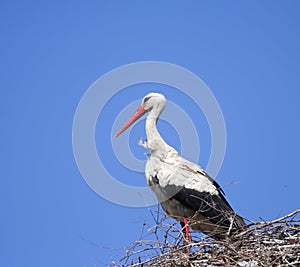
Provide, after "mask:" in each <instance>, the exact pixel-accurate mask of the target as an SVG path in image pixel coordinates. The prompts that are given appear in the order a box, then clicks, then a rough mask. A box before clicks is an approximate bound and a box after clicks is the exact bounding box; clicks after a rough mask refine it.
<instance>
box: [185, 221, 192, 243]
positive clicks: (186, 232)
mask: <svg viewBox="0 0 300 267" xmlns="http://www.w3.org/2000/svg"><path fill="white" fill-rule="evenodd" d="M183 221H184V229H185V239H186V241H187V242H191V241H192V236H191V231H190V227H189V222H188V220H187V219H186V218H185V217H183Z"/></svg>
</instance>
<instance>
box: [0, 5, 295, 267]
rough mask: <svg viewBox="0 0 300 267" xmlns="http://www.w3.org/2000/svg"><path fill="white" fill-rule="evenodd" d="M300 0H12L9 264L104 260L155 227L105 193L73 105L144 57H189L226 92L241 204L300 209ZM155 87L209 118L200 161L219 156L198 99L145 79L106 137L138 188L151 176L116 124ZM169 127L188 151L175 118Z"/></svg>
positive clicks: (109, 164) (6, 135)
mask: <svg viewBox="0 0 300 267" xmlns="http://www.w3.org/2000/svg"><path fill="white" fill-rule="evenodd" d="M299 7H300V4H299V2H298V1H295V0H294V1H292V0H291V1H287V2H284V1H243V2H241V1H240V2H238V1H218V2H216V1H190V2H188V3H185V4H184V3H183V1H163V2H162V1H151V3H150V2H148V1H147V2H146V1H144V2H142V1H130V2H129V1H128V2H127V3H125V2H117V1H86V2H83V1H63V2H62V1H51V2H49V1H48V2H46V1H2V2H1V4H0V21H1V23H0V31H1V43H0V53H1V63H0V73H1V96H2V98H1V99H2V104H1V105H0V110H1V112H0V114H1V121H2V128H1V140H0V142H1V144H0V145H1V152H2V153H1V162H2V164H1V166H2V186H1V187H0V196H1V202H0V203H1V204H0V205H1V218H2V219H1V222H0V229H1V241H0V249H1V255H0V265H1V266H9V267H15V266H105V264H107V263H109V262H110V261H111V260H116V259H118V257H119V255H122V253H123V251H122V249H120V250H119V248H122V247H124V246H129V245H130V244H131V243H132V242H133V241H135V240H136V239H137V238H138V237H139V233H140V231H141V228H142V223H143V222H144V221H148V222H150V224H151V221H152V218H151V214H150V212H149V209H148V208H130V207H123V206H120V205H116V204H114V203H110V202H108V201H107V200H105V199H103V198H101V197H99V196H98V195H97V194H96V193H95V192H94V191H93V190H92V189H91V188H90V187H89V186H88V185H87V184H86V182H85V180H84V179H83V178H82V177H81V175H80V173H79V170H78V168H77V165H76V162H75V159H74V156H73V149H72V123H73V118H74V114H75V111H76V108H77V105H78V103H79V101H80V99H81V97H82V96H83V95H84V93H85V92H86V91H87V89H88V88H89V86H90V85H91V84H92V83H93V82H94V81H96V80H97V79H98V78H99V77H100V76H102V75H104V74H105V73H107V72H108V71H111V70H112V69H114V68H117V67H119V66H122V65H124V64H129V63H133V62H137V61H147V60H155V61H165V62H170V63H173V64H177V65H179V66H182V67H184V68H186V69H188V70H190V71H192V72H193V73H195V74H196V75H198V76H199V77H200V78H201V79H202V80H203V81H204V82H205V83H206V84H207V85H208V87H209V88H210V90H211V91H212V93H213V94H214V96H215V97H216V99H217V101H218V103H219V105H220V107H221V110H222V112H223V116H224V119H225V123H226V129H227V149H226V155H225V160H224V162H223V166H222V169H221V171H220V173H219V175H218V177H217V181H218V182H219V183H220V184H221V185H223V186H224V188H225V192H226V197H227V199H228V200H229V202H230V203H231V204H232V206H233V207H234V208H235V210H237V211H238V212H239V213H240V214H241V215H243V216H244V217H246V218H249V219H251V220H258V218H259V217H262V218H264V219H266V220H268V219H274V218H277V217H278V216H280V215H284V214H286V213H288V212H291V211H293V210H295V209H296V208H299V189H298V188H299V187H300V182H299V175H298V166H299V150H300V142H299V136H300V127H299V111H300V108H299V97H300V93H299V88H300V76H299V68H300V66H299V62H300V52H299V48H300V32H299V31H300V30H299V24H300V18H299ZM150 91H158V92H163V93H164V94H165V95H166V97H167V98H168V99H170V100H172V101H173V102H176V103H178V105H180V106H181V107H182V108H183V109H185V110H187V113H188V114H190V115H191V118H192V120H193V121H194V120H196V119H197V118H198V120H199V123H197V125H198V126H197V127H198V128H197V130H199V132H200V133H201V157H200V160H199V163H200V164H201V165H202V166H203V167H204V168H205V166H206V164H207V162H208V158H209V149H210V134H209V130H208V128H207V123H206V121H205V117H204V116H203V114H201V112H200V111H199V109H197V106H196V105H195V103H193V102H192V101H191V100H190V99H188V98H185V97H184V96H183V95H182V94H180V93H179V92H178V91H176V90H172V88H169V87H167V86H163V85H155V84H144V85H143V84H142V85H137V86H132V87H130V88H127V89H126V90H124V91H122V92H120V94H118V95H116V97H115V98H114V99H112V100H111V101H110V102H109V103H108V105H107V106H106V107H105V108H104V109H103V112H102V113H101V114H100V116H99V120H98V122H97V127H96V135H95V139H96V145H97V149H98V153H99V154H100V155H99V157H100V158H102V159H103V162H104V163H105V165H106V168H107V169H108V170H110V171H113V172H114V174H115V175H116V176H117V175H118V174H119V176H118V179H119V180H120V181H122V182H124V183H126V182H127V183H128V184H130V185H137V186H145V180H144V177H143V175H142V174H141V173H132V172H130V171H128V170H126V169H124V168H123V167H122V166H121V165H120V164H119V163H118V162H117V160H116V159H115V158H114V155H113V152H112V146H111V139H110V137H111V127H112V122H113V120H114V118H115V116H117V115H118V113H119V112H120V111H121V110H122V109H123V108H124V107H125V106H126V105H127V104H129V103H131V102H133V101H135V100H138V99H141V98H142V97H143V96H144V95H145V94H146V93H148V92H150ZM197 114H198V115H197ZM160 130H161V131H162V133H163V135H164V137H165V138H166V140H168V142H169V143H170V144H172V145H173V146H175V147H176V148H177V149H180V137H179V136H178V135H177V134H176V131H175V130H174V129H173V128H172V127H171V126H170V125H168V124H166V123H161V124H160ZM171 133H172V134H171ZM200 133H199V134H200ZM113 134H114V133H113ZM144 134H145V133H144V130H143V123H142V121H141V122H140V123H138V124H137V126H136V127H135V128H134V129H133V130H132V132H131V134H130V148H131V151H132V153H133V154H134V155H135V157H137V158H138V159H141V160H142V159H144V158H143V157H144V154H143V153H144V151H143V150H142V149H141V148H139V147H137V145H136V139H137V137H138V136H142V137H143V136H144ZM115 141H116V142H121V139H120V140H115ZM191 149H193V148H191ZM105 155H107V157H106V156H105Z"/></svg>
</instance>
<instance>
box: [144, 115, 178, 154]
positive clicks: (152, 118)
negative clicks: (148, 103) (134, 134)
mask: <svg viewBox="0 0 300 267" xmlns="http://www.w3.org/2000/svg"><path fill="white" fill-rule="evenodd" d="M160 113H161V111H159V110H157V109H152V110H151V111H150V113H149V115H148V117H147V120H146V134H147V146H148V148H149V149H150V150H151V155H155V156H158V157H165V156H166V154H167V153H168V152H170V150H174V149H173V148H172V147H170V146H169V145H168V144H167V143H166V142H165V141H164V139H163V138H162V137H161V136H160V134H159V132H158V130H157V127H156V122H157V120H158V117H159V115H160Z"/></svg>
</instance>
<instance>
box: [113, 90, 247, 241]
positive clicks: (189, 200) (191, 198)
mask: <svg viewBox="0 0 300 267" xmlns="http://www.w3.org/2000/svg"><path fill="white" fill-rule="evenodd" d="M165 105H166V99H165V97H164V96H163V95H162V94H158V93H150V94H148V95H146V96H145V97H144V98H143V100H142V104H141V106H140V107H139V108H138V109H137V111H136V112H135V113H134V114H133V115H132V117H131V118H130V119H129V120H128V122H127V123H126V124H125V125H124V126H123V128H122V129H121V130H120V131H119V132H118V133H117V134H116V136H115V137H118V136H119V135H120V134H121V133H123V132H124V131H125V130H126V129H127V128H128V127H129V126H130V125H132V124H133V123H134V122H135V121H136V120H137V119H138V118H140V117H141V116H142V115H143V114H145V113H146V112H149V115H148V117H147V120H146V134H147V141H146V142H144V143H142V142H141V141H140V142H139V144H140V145H142V146H143V147H145V148H147V149H149V150H150V155H149V159H148V161H147V164H146V180H147V183H148V185H149V186H150V187H151V189H152V190H153V192H154V193H155V195H156V197H157V198H158V200H159V202H160V203H161V205H162V207H163V209H164V210H165V212H166V213H167V214H169V215H170V216H171V217H173V218H175V219H177V220H178V221H180V223H181V225H182V227H183V230H184V233H185V238H186V240H188V241H191V235H190V230H189V226H188V224H189V225H190V226H191V228H192V229H194V230H196V231H199V232H203V233H205V234H207V235H209V236H211V237H213V238H215V239H224V238H226V237H227V236H229V235H230V234H231V233H233V232H235V231H237V230H240V229H242V228H243V227H245V226H246V224H245V222H244V220H243V219H242V218H241V217H240V216H239V215H237V214H236V213H235V212H234V211H233V209H232V208H231V206H230V205H229V203H228V202H227V201H226V199H225V197H224V192H223V190H222V188H221V187H220V186H219V185H218V183H217V182H216V181H215V180H213V179H212V178H211V177H210V176H209V175H208V174H207V173H206V172H205V171H204V170H203V169H202V168H201V167H200V166H199V165H197V164H195V163H192V162H190V161H188V160H186V159H184V158H182V157H181V156H179V155H178V152H177V151H176V150H175V149H174V148H173V147H171V146H169V145H168V144H167V143H166V142H165V141H164V140H163V139H162V137H161V136H160V134H159V132H158V130H157V128H156V122H157V120H158V118H159V116H160V114H161V112H162V111H163V109H164V108H165Z"/></svg>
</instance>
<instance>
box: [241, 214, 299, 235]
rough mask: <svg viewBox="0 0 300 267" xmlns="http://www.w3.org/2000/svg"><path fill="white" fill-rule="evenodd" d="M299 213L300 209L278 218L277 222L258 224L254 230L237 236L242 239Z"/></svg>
mask: <svg viewBox="0 0 300 267" xmlns="http://www.w3.org/2000/svg"><path fill="white" fill-rule="evenodd" d="M299 212H300V209H297V210H295V211H293V212H291V213H290V214H287V215H285V216H283V217H281V218H278V219H276V220H273V221H270V222H264V223H260V224H258V225H257V226H255V227H253V228H250V229H247V230H245V231H243V232H241V233H239V234H237V235H236V237H240V236H242V235H245V234H248V233H250V232H253V231H255V230H258V229H261V228H264V227H266V226H269V225H272V224H274V223H279V222H281V221H283V220H285V219H287V218H289V217H292V216H294V215H296V214H297V213H299Z"/></svg>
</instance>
